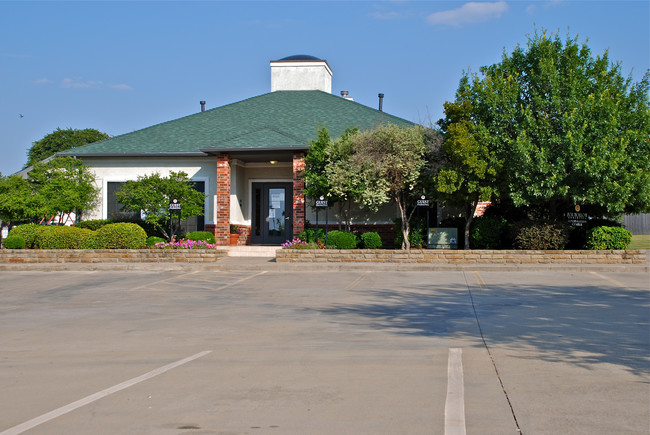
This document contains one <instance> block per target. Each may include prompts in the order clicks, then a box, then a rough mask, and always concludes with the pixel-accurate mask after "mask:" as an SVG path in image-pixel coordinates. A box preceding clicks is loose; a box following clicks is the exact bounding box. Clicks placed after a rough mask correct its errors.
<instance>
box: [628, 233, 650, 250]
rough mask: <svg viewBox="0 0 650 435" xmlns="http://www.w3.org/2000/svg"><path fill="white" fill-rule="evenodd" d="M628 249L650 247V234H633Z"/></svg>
mask: <svg viewBox="0 0 650 435" xmlns="http://www.w3.org/2000/svg"><path fill="white" fill-rule="evenodd" d="M628 249H650V235H648V234H643V235H633V236H632V243H630V246H629V247H628Z"/></svg>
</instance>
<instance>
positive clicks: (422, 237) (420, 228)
mask: <svg viewBox="0 0 650 435" xmlns="http://www.w3.org/2000/svg"><path fill="white" fill-rule="evenodd" d="M425 221H426V219H425V218H421V217H418V216H415V217H413V218H411V220H410V222H411V225H410V230H409V243H410V245H411V247H412V248H424V247H426V246H427V226H426V222H425ZM393 222H394V223H395V246H397V247H401V246H402V241H403V240H404V235H403V234H402V220H401V219H393Z"/></svg>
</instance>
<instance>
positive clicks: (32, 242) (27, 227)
mask: <svg viewBox="0 0 650 435" xmlns="http://www.w3.org/2000/svg"><path fill="white" fill-rule="evenodd" d="M47 229H48V227H47V226H45V225H38V224H24V225H18V226H16V227H14V228H13V229H12V230H11V231H10V232H9V236H21V237H22V238H23V239H25V247H26V248H28V249H38V248H40V242H41V234H43V232H44V231H47Z"/></svg>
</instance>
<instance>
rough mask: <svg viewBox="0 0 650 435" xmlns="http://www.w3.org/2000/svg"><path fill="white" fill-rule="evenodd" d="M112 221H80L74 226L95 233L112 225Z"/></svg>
mask: <svg viewBox="0 0 650 435" xmlns="http://www.w3.org/2000/svg"><path fill="white" fill-rule="evenodd" d="M112 223H113V219H90V220H87V221H81V222H79V223H78V224H75V227H77V228H86V229H87V230H93V231H97V230H98V229H100V228H101V227H103V226H104V225H108V224H112Z"/></svg>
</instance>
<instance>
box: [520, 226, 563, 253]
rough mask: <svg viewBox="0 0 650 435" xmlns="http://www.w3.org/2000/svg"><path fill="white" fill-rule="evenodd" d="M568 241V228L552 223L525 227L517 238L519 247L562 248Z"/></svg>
mask: <svg viewBox="0 0 650 435" xmlns="http://www.w3.org/2000/svg"><path fill="white" fill-rule="evenodd" d="M567 241H568V233H567V230H566V228H562V227H560V226H557V225H552V224H537V225H531V226H527V227H523V228H521V229H520V230H519V232H518V234H517V237H516V238H515V247H516V248H519V249H541V250H560V249H564V247H565V246H566V244H567Z"/></svg>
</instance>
